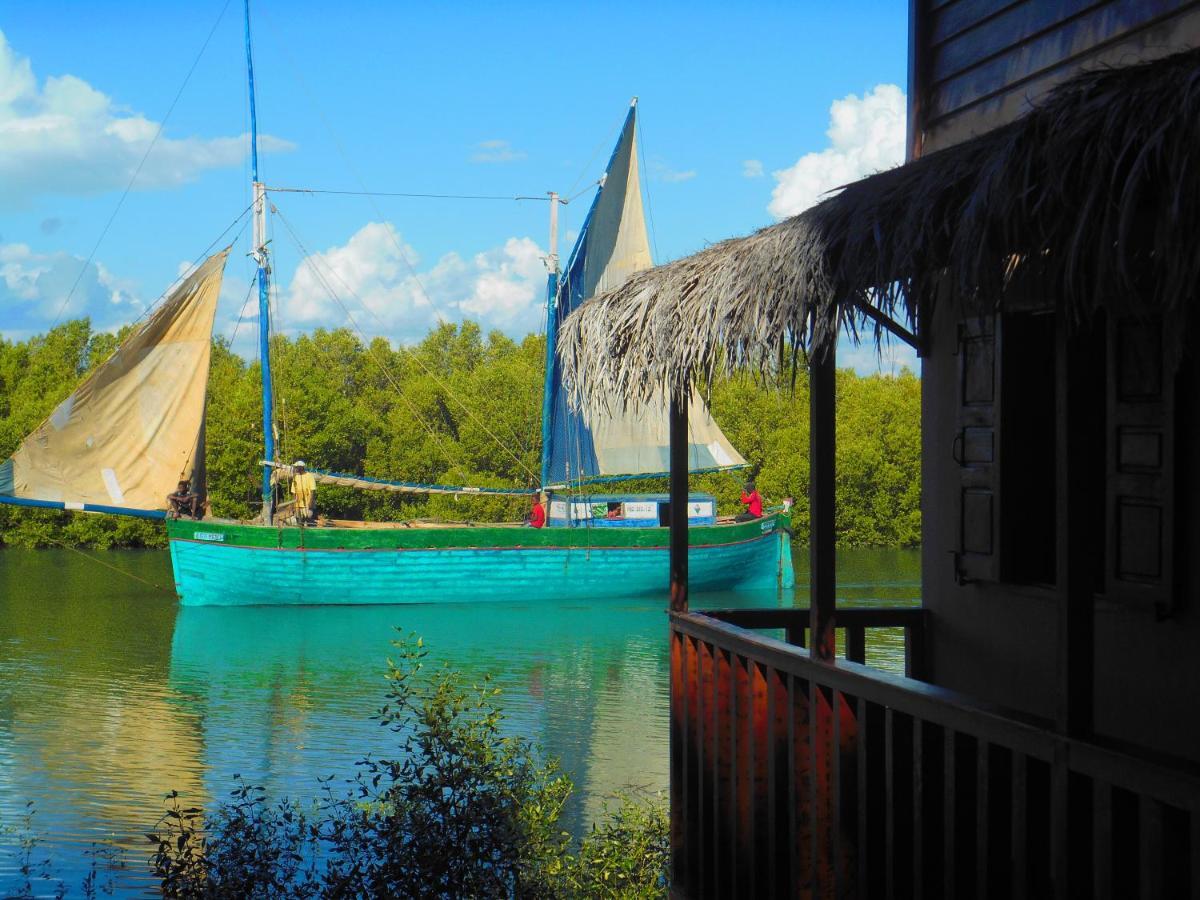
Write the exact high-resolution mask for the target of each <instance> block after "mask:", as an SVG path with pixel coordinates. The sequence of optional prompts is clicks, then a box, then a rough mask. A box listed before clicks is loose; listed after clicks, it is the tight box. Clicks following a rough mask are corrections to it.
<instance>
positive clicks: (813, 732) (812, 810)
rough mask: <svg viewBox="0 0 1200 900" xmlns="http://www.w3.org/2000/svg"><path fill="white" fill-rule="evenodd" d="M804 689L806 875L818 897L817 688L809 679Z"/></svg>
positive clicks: (818, 747) (815, 683) (819, 764)
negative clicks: (805, 717) (806, 773)
mask: <svg viewBox="0 0 1200 900" xmlns="http://www.w3.org/2000/svg"><path fill="white" fill-rule="evenodd" d="M806 685H807V688H808V691H807V693H808V834H809V850H808V854H809V874H810V877H811V884H812V895H813V896H814V897H819V896H821V875H822V874H823V873H822V871H821V863H822V860H823V859H824V857H823V856H822V850H823V848H822V846H821V844H822V842H821V833H822V832H823V831H824V829H825V823H824V822H823V821H822V819H823V818H824V817H823V815H822V812H823V810H822V808H821V769H822V765H821V758H820V754H821V688H820V686H818V684H817V682H816V680H815V679H813V678H809V679H808V681H807V683H806Z"/></svg>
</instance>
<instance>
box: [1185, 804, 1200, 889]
mask: <svg viewBox="0 0 1200 900" xmlns="http://www.w3.org/2000/svg"><path fill="white" fill-rule="evenodd" d="M1188 813H1189V815H1188V817H1187V823H1188V857H1189V859H1188V862H1189V865H1188V875H1189V877H1190V879H1191V882H1192V885H1191V887H1192V889H1191V898H1190V900H1200V804H1197V805H1195V806H1193V807H1192V808H1191V809H1190V810H1188Z"/></svg>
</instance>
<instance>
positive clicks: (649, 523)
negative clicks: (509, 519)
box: [548, 492, 717, 528]
mask: <svg viewBox="0 0 1200 900" xmlns="http://www.w3.org/2000/svg"><path fill="white" fill-rule="evenodd" d="M687 510H688V524H689V525H715V524H716V523H717V498H716V497H714V496H713V495H712V494H688V498H687ZM670 522H671V496H670V495H669V494H590V495H579V494H569V495H558V494H554V493H553V492H551V493H550V512H549V516H548V524H549V525H551V526H556V527H560V528H562V527H576V528H577V527H579V526H588V527H590V528H659V527H662V528H665V527H667V526H668V525H670Z"/></svg>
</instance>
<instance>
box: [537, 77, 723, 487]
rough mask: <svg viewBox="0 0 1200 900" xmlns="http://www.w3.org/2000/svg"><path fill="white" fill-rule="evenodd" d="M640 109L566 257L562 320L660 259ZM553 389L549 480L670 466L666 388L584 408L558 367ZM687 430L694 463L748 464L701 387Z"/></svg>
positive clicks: (701, 467)
mask: <svg viewBox="0 0 1200 900" xmlns="http://www.w3.org/2000/svg"><path fill="white" fill-rule="evenodd" d="M636 117H637V105H636V101H635V103H634V105H632V106H631V107H630V109H629V115H628V116H627V117H626V119H625V126H624V128H622V130H621V136H620V139H619V140H618V141H617V146H616V149H615V150H614V151H613V155H612V159H610V160H609V163H608V169H607V171H606V173H605V176H604V180H603V182H602V184H601V187H600V190H599V192H598V193H597V195H596V199H595V200H594V201H593V202H592V208H591V210H590V211H589V212H588V216H587V219H586V220H585V222H584V225H583V228H582V229H581V231H580V234H579V238H578V240H577V241H576V243H575V248H574V250H572V252H571V256H570V258H569V259H568V261H567V266H566V271H565V272H564V273H563V279H562V283H561V284H560V286H559V290H558V293H557V297H556V298H555V304H556V308H555V324H556V326H557V324H560V323H561V322H562V320H563V319H565V318H566V317H567V316H568V315H570V314H571V313H572V312H573V311H574V310H575V309H577V308H578V307H579V305H580V304H581V303H583V302H584V301H585V300H587V299H588V298H589V297H592V296H594V295H595V294H599V293H603V292H604V291H608V290H612V289H614V288H616V287H619V286H620V285H621V284H622V283H623V282H624V281H625V279H626V278H628V277H629V276H630V275H632V274H633V273H634V272H640V271H641V270H643V269H648V268H650V267H651V266H652V265H653V264H654V263H653V260H652V258H651V256H650V241H649V238H648V235H647V231H646V217H645V214H644V213H643V210H642V190H641V181H640V179H639V173H638V152H637V127H636ZM554 332H555V333H556V332H557V327H556V328H555V329H554ZM549 390H550V392H551V397H550V404H549V405H550V411H551V424H550V428H549V429H548V440H549V447H548V448H547V450H546V454H547V458H548V468H547V473H548V477H547V479H546V480H547V483H548V484H550V485H556V484H566V483H569V482H572V481H586V480H596V479H602V478H604V477H606V476H612V477H619V476H622V475H649V474H662V473H665V472H667V471H669V469H670V463H669V451H670V443H671V442H670V435H669V430H668V424H667V410H668V402H667V398H666V396H665V395H663V396H661V397H657V398H653V399H652V400H651V401H650V402H648V403H646V404H644V405H643V406H641V407H639V408H637V409H633V410H626V411H619V412H605V411H596V410H583V411H579V410H574V409H571V407H570V405H569V404H568V403H567V391H566V390H565V389H564V386H563V384H562V381H561V379H560V378H559V377H557V373H555V377H554V378H553V379H552V380H551V383H550V385H549ZM688 431H689V435H688V469H689V470H690V471H693V472H695V471H709V470H714V469H724V468H736V467H740V466H744V465H746V461H745V460H744V459H743V458H742V456H741V454H740V453H738V452H737V450H735V449H734V448H733V446H732V445H731V444H730V443H729V440H728V439H727V438H726V437H725V435H724V434H722V433H721V429H720V428H719V427H718V426H717V423H716V422H714V421H713V418H712V415H711V414H710V413H709V411H708V406H707V404H705V402H704V400H703V399H702V398H701V397H700V395H699V394H698V393H696V392H695V391H694V390H693V391H692V397H691V403H690V407H689V412H688Z"/></svg>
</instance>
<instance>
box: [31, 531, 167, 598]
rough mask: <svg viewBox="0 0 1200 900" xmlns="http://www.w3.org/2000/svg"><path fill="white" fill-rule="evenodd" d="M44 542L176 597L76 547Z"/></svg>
mask: <svg viewBox="0 0 1200 900" xmlns="http://www.w3.org/2000/svg"><path fill="white" fill-rule="evenodd" d="M46 540H48V541H50V542H51V543H54V544H58V546H60V547H62V548H63V549H64V550H70V551H71V552H72V553H78V554H79V555H80V556H82V557H83V558H84V559H87V560H91V561H92V562H94V563H95V564H96V565H98V566H104V568H106V569H112V570H113V571H114V572H117V573H118V574H120V575H124V576H125V577H126V578H132V579H133V580H134V581H140V582H141V583H142V584H144V585H147V586H149V587H152V588H154V589H155V590H156V591H162V592H163V593H164V594H170V595H171V596H172V597H174V596H176V594H175V591H173V590H171V589H169V588H165V587H163V586H162V585H161V584H155V583H154V582H153V581H148V580H146V579H145V578H142V577H141V576H140V575H134V574H133V573H132V572H126V571H125V570H124V569H118V568H117V567H116V566H114V565H111V564H110V563H106V562H105V561H104V560H102V559H97V558H96V557H95V556H90V555H89V554H87V553H84V552H83V551H82V550H80V549H79V548H78V547H72V546H71V545H70V544H64V543H63V542H62V541H60V540H56V539H55V538H52V537H48V538H46Z"/></svg>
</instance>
